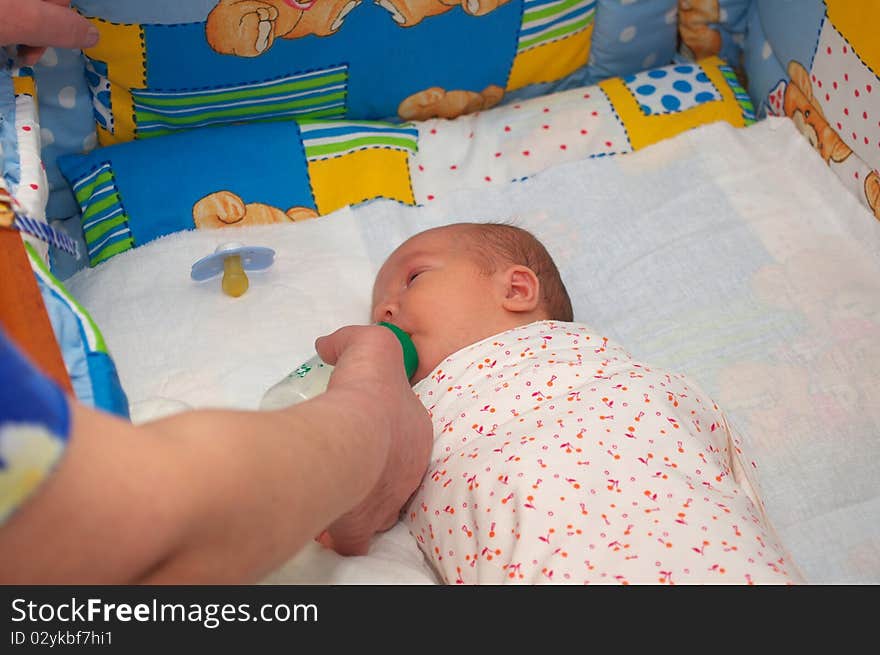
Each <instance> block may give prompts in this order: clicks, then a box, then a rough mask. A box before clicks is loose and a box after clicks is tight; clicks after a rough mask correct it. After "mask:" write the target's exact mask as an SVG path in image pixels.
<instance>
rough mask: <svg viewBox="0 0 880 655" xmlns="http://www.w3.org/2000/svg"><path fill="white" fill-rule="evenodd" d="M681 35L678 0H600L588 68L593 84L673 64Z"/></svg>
mask: <svg viewBox="0 0 880 655" xmlns="http://www.w3.org/2000/svg"><path fill="white" fill-rule="evenodd" d="M677 34H678V6H677V3H676V0H599V1H598V5H597V6H596V21H595V24H594V26H593V42H592V45H591V48H590V61H589V63H588V64H587V69H588V72H589V74H590V77H591V78H592V79H591V82H590V83H591V84H595V83H596V82H600V81H602V80H604V79H607V78H609V77H622V76H624V75H629V74H630V73H633V72H635V71H642V70H645V69H647V68H653V67H654V66H663V65H665V64H668V63H670V62H671V61H673V58H674V57H675V47H676V39H677Z"/></svg>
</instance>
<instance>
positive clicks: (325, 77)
mask: <svg viewBox="0 0 880 655" xmlns="http://www.w3.org/2000/svg"><path fill="white" fill-rule="evenodd" d="M347 89H348V67H347V66H337V67H334V68H330V69H327V70H320V71H312V72H309V73H299V74H296V75H290V76H286V77H282V78H279V79H275V80H268V81H265V82H255V83H245V84H237V85H234V86H227V87H219V88H211V89H201V90H188V91H158V90H153V89H132V92H131V93H132V98H133V100H134V114H135V125H136V129H137V135H138V137H139V138H143V137H151V136H160V135H163V134H168V133H171V132H174V131H176V130H187V129H192V128H195V127H204V126H207V125H217V124H221V123H233V122H236V123H237V122H244V121H248V122H250V121H259V120H267V119H278V118H287V117H297V118H303V119H310V118H311V119H314V118H340V117H342V116H343V115H345V106H346V98H347Z"/></svg>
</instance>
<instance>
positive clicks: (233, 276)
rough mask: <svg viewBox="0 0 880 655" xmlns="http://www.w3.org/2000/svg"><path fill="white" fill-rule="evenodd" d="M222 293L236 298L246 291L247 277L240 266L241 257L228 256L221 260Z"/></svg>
mask: <svg viewBox="0 0 880 655" xmlns="http://www.w3.org/2000/svg"><path fill="white" fill-rule="evenodd" d="M222 286H223V292H224V293H225V294H226V295H229V296H233V297H235V298H238V297H239V296H240V295H241V294H243V293H244V292H245V291H247V290H248V277H247V273H245V272H244V267H243V266H242V265H241V255H229V256H228V257H226V259H224V260H223V282H222Z"/></svg>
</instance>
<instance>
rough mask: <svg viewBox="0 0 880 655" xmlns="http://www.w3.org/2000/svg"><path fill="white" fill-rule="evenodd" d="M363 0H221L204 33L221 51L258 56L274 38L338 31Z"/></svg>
mask: <svg viewBox="0 0 880 655" xmlns="http://www.w3.org/2000/svg"><path fill="white" fill-rule="evenodd" d="M361 1H362V0H219V2H218V3H217V4H216V6H215V7H214V8H213V9H212V10H211V13H210V14H208V18H207V21H206V22H205V36H206V38H207V40H208V44H209V45H210V46H211V48H213V49H214V50H215V51H216V52H219V53H220V54H222V55H236V56H238V57H259V56H260V55H261V54H263V53H264V52H266V51H267V50H268V49H269V48H271V47H272V44H273V43H274V42H275V39H299V38H302V37H304V36H308V35H310V34H315V35H317V36H329V35H331V34H335V33H336V32H337V31H338V30H339V28H340V27H342V24H343V22H345V19H346V17H347V16H348V15H349V14H350V13H351V12H352V10H353V9H355V8H356V7H357V6H358V5H359V4H361Z"/></svg>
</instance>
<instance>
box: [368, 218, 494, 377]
mask: <svg viewBox="0 0 880 655" xmlns="http://www.w3.org/2000/svg"><path fill="white" fill-rule="evenodd" d="M466 238H467V236H464V235H463V233H462V228H459V227H455V226H451V227H442V228H435V229H433V230H428V231H427V232H422V233H420V234H417V235H416V236H414V237H412V238H411V239H409V240H408V241H406V242H404V243H403V245H401V246H400V247H399V248H398V249H397V250H395V251H394V252H393V253H391V256H390V257H388V259H387V260H386V261H385V263H384V264H383V265H382V268H381V269H380V270H379V274H378V275H377V276H376V281H375V284H374V286H373V310H372V319H373V321H375V322H378V321H387V322H389V323H394V324H395V325H397V326H398V327H399V328H400V329H402V330H404V331H405V332H407V333H409V334H410V335H411V336H412V340H413V343H414V344H415V347H416V350H417V351H418V353H419V368H418V370H417V371H416V373H415V375H414V376H413V378H412V382H413V383H416V382H418V381H419V380H421V379H422V378H424V377H425V376H427V375H428V374H429V373H430V372H431V371H432V370H433V369H434V368H436V367H437V365H438V364H440V362H442V361H443V359H445V358H446V357H448V356H449V355H451V354H452V353H454V352H455V351H457V350H460V349H461V348H463V347H465V346H467V345H470V344H472V343H475V342H476V341H480V340H481V339H484V338H486V337H489V336H491V335H493V334H496V333H498V332H500V331H503V330H504V329H506V326H505V324H504V319H505V313H504V311H503V309H502V308H501V303H500V300H499V298H498V294H499V293H501V294H503V293H504V286H503V283H501V282H500V276H499V275H497V274H493V275H487V274H485V273H484V272H483V271H481V270H480V267H479V265H478V264H477V261H476V259H475V257H474V254H473V253H471V252H468V250H467V249H466V248H465V247H464V244H463V240H464V239H466Z"/></svg>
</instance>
